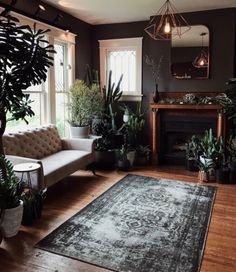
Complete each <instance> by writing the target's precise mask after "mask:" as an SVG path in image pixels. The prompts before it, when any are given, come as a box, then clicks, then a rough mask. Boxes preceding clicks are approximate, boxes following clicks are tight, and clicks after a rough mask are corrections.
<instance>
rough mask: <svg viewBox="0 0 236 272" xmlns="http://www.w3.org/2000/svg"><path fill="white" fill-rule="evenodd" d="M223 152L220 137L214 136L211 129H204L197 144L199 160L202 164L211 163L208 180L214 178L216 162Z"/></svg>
mask: <svg viewBox="0 0 236 272" xmlns="http://www.w3.org/2000/svg"><path fill="white" fill-rule="evenodd" d="M223 152H224V148H223V140H222V137H219V138H217V137H214V136H213V134H212V129H209V130H206V131H205V133H204V135H203V137H202V138H201V139H200V142H199V146H198V154H199V155H200V157H199V161H200V162H201V163H202V164H203V165H211V168H210V170H209V171H210V180H212V181H213V180H214V179H215V167H216V162H217V160H218V159H219V157H220V156H222V154H223Z"/></svg>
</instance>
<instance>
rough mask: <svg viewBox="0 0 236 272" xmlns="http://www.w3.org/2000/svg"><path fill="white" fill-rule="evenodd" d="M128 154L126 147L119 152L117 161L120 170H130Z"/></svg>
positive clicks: (123, 146)
mask: <svg viewBox="0 0 236 272" xmlns="http://www.w3.org/2000/svg"><path fill="white" fill-rule="evenodd" d="M127 152H128V150H127V149H126V147H125V145H122V147H121V149H120V150H119V157H118V161H117V167H118V169H119V170H122V171H127V170H129V168H130V162H129V160H128V158H127Z"/></svg>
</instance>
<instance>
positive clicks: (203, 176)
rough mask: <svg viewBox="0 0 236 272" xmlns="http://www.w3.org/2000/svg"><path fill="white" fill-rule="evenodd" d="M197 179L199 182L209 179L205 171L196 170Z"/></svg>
mask: <svg viewBox="0 0 236 272" xmlns="http://www.w3.org/2000/svg"><path fill="white" fill-rule="evenodd" d="M198 180H199V182H208V181H209V173H208V172H205V171H199V172H198Z"/></svg>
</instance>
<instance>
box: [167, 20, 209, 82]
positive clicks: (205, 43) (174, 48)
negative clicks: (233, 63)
mask: <svg viewBox="0 0 236 272" xmlns="http://www.w3.org/2000/svg"><path fill="white" fill-rule="evenodd" d="M182 28H183V29H182V30H181V31H182V33H184V31H185V30H184V27H182ZM209 36H210V33H209V29H208V28H207V27H206V26H204V25H194V26H191V29H190V30H189V31H187V32H186V33H184V34H183V35H182V36H181V38H179V37H178V36H176V35H175V29H174V28H173V30H172V38H171V74H172V75H173V76H174V77H175V78H176V79H207V78H209V41H210V37H209Z"/></svg>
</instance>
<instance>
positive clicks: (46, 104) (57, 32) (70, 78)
mask: <svg viewBox="0 0 236 272" xmlns="http://www.w3.org/2000/svg"><path fill="white" fill-rule="evenodd" d="M2 10H3V8H1V7H0V11H2ZM11 14H12V15H13V16H14V17H16V18H17V19H18V20H19V24H20V25H29V26H30V27H31V28H32V27H33V26H34V23H36V27H37V29H43V30H44V29H50V32H49V33H47V34H46V35H45V36H47V40H48V41H49V43H50V44H53V45H54V44H55V43H61V44H64V45H66V52H65V54H66V56H65V57H66V60H65V61H66V63H65V65H66V67H67V65H68V64H69V65H70V67H71V69H70V71H69V72H67V73H66V76H65V77H66V79H65V80H66V82H65V85H66V86H65V93H67V92H68V91H69V88H70V86H72V84H73V83H74V81H75V38H76V36H77V35H75V34H73V33H71V32H67V31H65V30H62V29H59V28H57V27H54V26H51V25H48V24H45V23H43V22H40V21H37V20H33V19H31V18H29V17H27V16H24V15H21V14H18V13H16V12H13V11H11ZM50 55H51V56H52V57H53V54H52V53H51V54H50ZM52 62H53V65H52V66H50V67H49V69H48V76H47V80H46V81H45V82H44V83H43V85H42V91H36V92H35V91H29V90H24V93H25V94H31V93H38V94H40V104H41V107H40V112H41V114H40V123H41V124H40V125H44V124H48V123H53V124H56V90H55V73H54V60H53V61H52ZM9 132H11V131H10V130H9ZM65 132H66V136H68V128H67V127H66V126H65Z"/></svg>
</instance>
